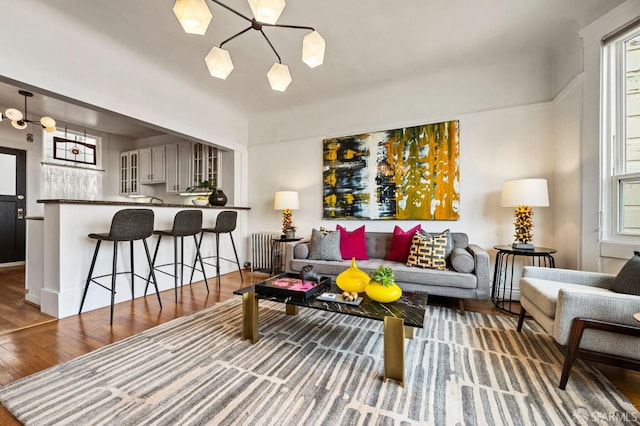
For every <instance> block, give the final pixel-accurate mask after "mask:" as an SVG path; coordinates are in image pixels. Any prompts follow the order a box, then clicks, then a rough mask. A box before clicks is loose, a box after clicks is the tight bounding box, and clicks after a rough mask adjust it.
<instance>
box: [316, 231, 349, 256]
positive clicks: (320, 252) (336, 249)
mask: <svg viewBox="0 0 640 426" xmlns="http://www.w3.org/2000/svg"><path fill="white" fill-rule="evenodd" d="M309 259H315V260H342V254H341V253H340V233H339V232H338V231H331V232H329V233H327V234H326V235H324V234H323V233H322V232H321V231H318V230H317V229H313V230H312V231H311V244H310V247H309Z"/></svg>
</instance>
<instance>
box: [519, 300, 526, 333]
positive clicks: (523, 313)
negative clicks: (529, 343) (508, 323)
mask: <svg viewBox="0 0 640 426" xmlns="http://www.w3.org/2000/svg"><path fill="white" fill-rule="evenodd" d="M526 316H527V310H526V309H525V308H524V307H522V306H521V307H520V317H519V318H518V329H517V330H518V333H520V332H521V331H522V325H523V324H524V318H525V317H526Z"/></svg>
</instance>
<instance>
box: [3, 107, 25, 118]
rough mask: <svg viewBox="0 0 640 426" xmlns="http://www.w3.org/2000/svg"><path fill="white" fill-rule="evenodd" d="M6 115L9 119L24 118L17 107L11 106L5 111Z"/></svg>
mask: <svg viewBox="0 0 640 426" xmlns="http://www.w3.org/2000/svg"><path fill="white" fill-rule="evenodd" d="M4 116H5V117H7V118H8V119H9V120H14V121H20V120H22V119H23V118H24V116H23V115H22V113H21V112H20V111H18V110H17V109H15V108H9V109H8V110H6V111H5V112H4Z"/></svg>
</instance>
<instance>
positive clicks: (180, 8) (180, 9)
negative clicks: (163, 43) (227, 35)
mask: <svg viewBox="0 0 640 426" xmlns="http://www.w3.org/2000/svg"><path fill="white" fill-rule="evenodd" d="M173 13H174V14H175V15H176V18H178V22H180V25H181V26H182V29H183V30H184V32H185V33H188V34H199V35H203V34H204V33H206V32H207V28H209V24H210V23H211V11H210V10H209V7H208V6H207V4H206V3H205V0H176V2H175V4H174V5H173Z"/></svg>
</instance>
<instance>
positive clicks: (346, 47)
mask: <svg viewBox="0 0 640 426" xmlns="http://www.w3.org/2000/svg"><path fill="white" fill-rule="evenodd" d="M39 1H41V2H43V3H48V2H49V0H39ZM222 1H223V2H225V4H228V5H230V6H233V7H234V8H236V9H237V10H238V11H240V12H241V13H243V14H245V15H247V16H251V12H250V9H249V6H248V4H247V2H246V1H244V0H222ZM173 3H174V0H135V1H131V0H92V1H86V0H56V7H57V8H60V9H59V10H64V13H65V15H67V16H69V17H71V18H73V19H74V20H75V21H77V22H78V23H79V25H83V26H88V27H90V28H91V29H92V31H96V32H98V33H100V34H102V35H106V36H108V37H109V38H111V39H112V40H114V41H116V42H118V43H119V44H120V45H122V47H123V49H130V50H133V51H134V52H135V53H136V54H137V55H142V56H144V57H146V58H148V59H149V60H150V62H151V63H153V64H155V65H156V66H159V67H162V68H163V69H164V70H166V71H168V72H171V73H173V74H175V75H177V76H179V77H180V78H181V79H185V80H189V81H191V82H192V83H193V84H196V85H197V86H198V87H200V88H201V89H202V90H203V91H208V92H210V93H211V96H214V97H216V98H221V99H223V100H224V101H225V102H228V103H229V104H232V105H234V106H235V107H237V108H238V109H239V110H240V111H243V112H244V113H245V114H247V116H249V117H251V115H252V114H257V113H260V112H261V111H264V110H267V109H280V108H290V107H295V106H296V105H300V104H303V103H307V102H309V101H310V100H317V99H327V98H331V97H335V96H341V95H344V94H345V93H349V92H350V91H361V90H366V89H367V88H368V87H371V86H375V85H380V84H385V83H387V82H389V81H392V80H397V79H403V78H412V77H415V76H417V75H420V74H424V73H427V72H432V71H434V70H437V69H442V68H447V67H452V66H464V65H465V64H467V63H474V64H478V63H488V62H490V61H494V60H496V59H498V58H505V57H508V56H510V55H518V54H521V53H522V52H523V51H527V52H528V51H546V52H551V51H553V49H554V46H555V44H556V43H558V42H559V41H562V40H566V39H567V38H570V37H573V38H575V37H576V34H577V31H578V29H579V28H581V27H583V26H584V25H586V24H588V23H589V22H591V21H593V19H595V18H597V17H598V16H601V15H602V14H603V13H605V12H607V11H608V10H611V9H612V8H614V7H616V6H617V5H619V4H621V3H622V0H481V1H479V0H475V1H471V0H403V1H402V2H394V1H389V0H349V1H344V0H289V1H288V4H287V7H286V8H285V10H284V12H283V14H282V15H281V17H280V19H279V21H278V23H280V24H291V25H304V26H311V27H314V28H315V29H316V30H317V31H318V32H320V34H322V35H323V36H324V38H325V39H326V42H327V50H326V55H325V63H324V65H322V66H320V67H317V68H314V69H310V68H308V67H307V66H306V65H305V64H304V63H303V62H302V60H301V46H302V37H303V36H304V34H305V33H306V31H304V30H296V29H282V28H265V29H264V31H265V33H266V34H267V35H268V36H269V38H270V39H271V42H272V43H273V45H274V47H275V49H276V50H277V51H278V53H279V55H280V57H281V58H282V63H284V64H287V65H288V66H289V68H290V70H291V74H292V77H293V82H292V83H291V85H290V86H289V88H288V89H287V91H286V92H284V93H281V92H275V91H272V90H271V89H270V87H269V84H268V82H267V79H266V72H267V71H268V70H269V68H270V67H271V65H272V64H273V63H274V62H275V61H276V57H275V55H274V54H273V52H272V51H271V49H270V48H269V46H268V45H267V43H266V42H265V40H264V39H263V38H262V37H261V35H260V34H259V33H257V32H255V31H249V32H247V33H246V34H244V35H242V36H240V37H238V38H237V39H235V40H233V41H231V42H229V43H228V44H226V45H225V48H226V49H228V50H229V52H230V54H231V57H232V59H233V62H234V65H235V69H234V71H233V72H232V73H231V75H230V76H229V77H228V78H227V80H219V79H217V78H213V77H211V76H210V75H209V74H208V71H207V68H206V65H205V63H204V56H205V55H206V54H207V52H208V51H209V50H210V49H211V47H213V46H214V45H215V46H217V45H219V44H220V43H221V42H222V41H223V40H225V39H227V38H228V37H230V36H232V35H233V34H235V33H236V32H238V31H240V30H242V29H244V28H246V27H247V26H248V23H247V22H246V21H244V20H243V19H241V18H239V17H238V16H236V15H234V14H233V13H231V12H229V11H227V10H225V9H224V8H222V7H221V6H219V5H217V4H214V3H212V2H207V4H208V5H209V8H210V10H211V12H212V14H213V21H212V23H211V25H210V27H209V29H208V31H207V33H206V34H205V35H204V36H197V35H191V34H185V33H184V32H183V31H182V28H181V27H180V25H179V24H178V21H177V20H176V18H175V16H174V15H173V12H172V7H173ZM9 83H10V82H9ZM45 89H46V88H45ZM17 90H18V88H17V87H15V86H12V85H11V84H4V83H2V84H0V105H3V106H18V107H19V108H20V109H22V105H23V103H24V100H23V98H22V97H21V96H20V95H19V94H18V93H17ZM46 95H47V94H46V93H36V96H35V97H34V98H32V99H30V100H29V111H30V115H31V114H32V113H33V114H46V113H47V110H52V109H51V108H55V111H56V115H55V116H53V114H52V116H53V117H54V118H55V119H56V120H59V121H67V122H69V123H75V124H78V125H81V126H86V127H92V128H97V129H99V130H103V131H107V132H110V133H115V134H121V135H127V136H132V137H136V138H139V137H147V136H153V135H155V134H158V130H156V129H151V128H149V126H147V125H146V124H144V123H135V122H133V121H131V120H129V119H126V118H125V117H117V116H115V115H113V114H111V113H103V112H100V111H99V110H98V109H97V108H90V109H89V108H87V106H86V105H82V106H75V105H73V100H69V99H62V100H60V99H55V98H53V97H48V96H46Z"/></svg>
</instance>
